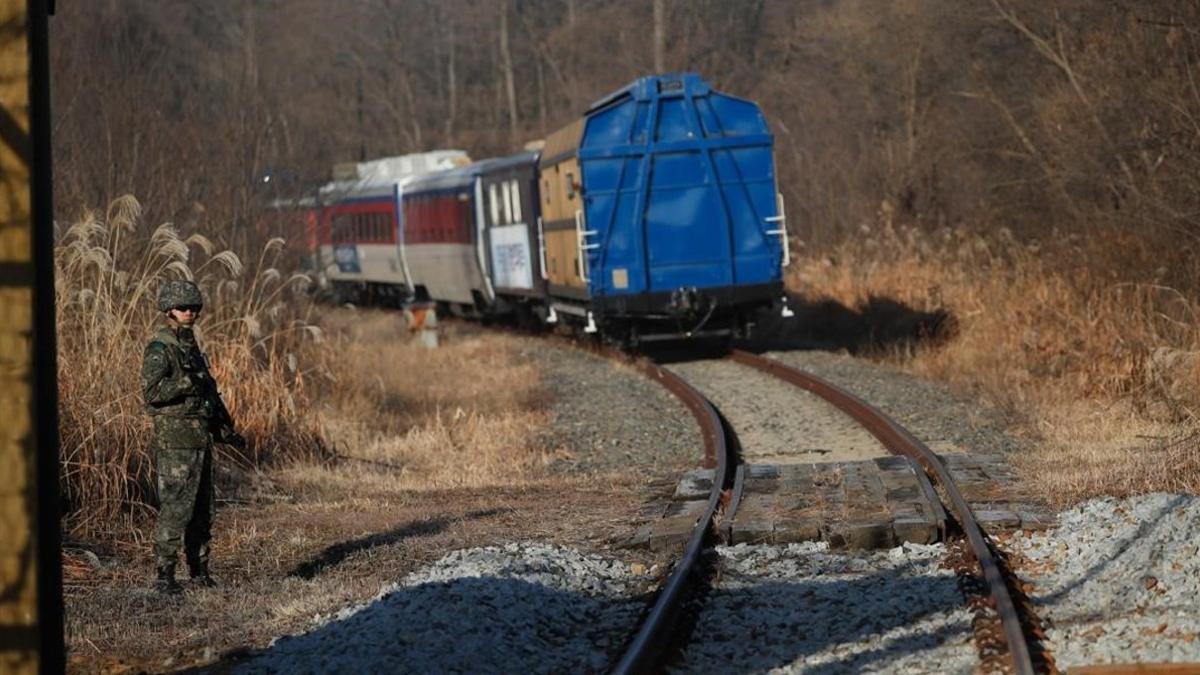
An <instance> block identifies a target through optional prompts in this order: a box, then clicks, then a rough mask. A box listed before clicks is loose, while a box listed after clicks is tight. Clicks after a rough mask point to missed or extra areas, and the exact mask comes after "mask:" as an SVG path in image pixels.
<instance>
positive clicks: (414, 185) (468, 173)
mask: <svg viewBox="0 0 1200 675" xmlns="http://www.w3.org/2000/svg"><path fill="white" fill-rule="evenodd" d="M537 157H538V153H536V152H528V151H527V152H519V153H517V154H515V155H509V156H507V157H496V158H493V159H485V160H481V161H478V162H475V163H473V164H468V165H467V166H462V167H457V168H454V169H448V170H445V171H438V172H436V173H430V174H425V175H422V176H418V177H416V178H415V179H413V180H412V181H411V182H409V183H408V184H407V185H405V186H404V192H405V194H413V193H418V192H440V191H443V190H459V189H462V188H465V187H469V186H470V185H471V184H472V183H473V182H474V181H475V178H476V177H477V176H481V175H483V174H487V173H491V172H493V171H503V170H507V169H511V168H514V167H519V166H522V165H529V166H533V165H535V164H536V163H537Z"/></svg>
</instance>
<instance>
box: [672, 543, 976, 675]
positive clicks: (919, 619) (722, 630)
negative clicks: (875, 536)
mask: <svg viewBox="0 0 1200 675" xmlns="http://www.w3.org/2000/svg"><path fill="white" fill-rule="evenodd" d="M717 551H718V553H719V555H720V556H721V578H720V582H719V584H718V585H717V587H716V588H715V589H714V590H713V591H712V592H711V594H710V596H709V598H708V602H707V604H706V605H705V607H704V609H703V610H702V612H701V615H700V617H699V621H698V623H697V626H696V631H695V633H694V634H693V636H692V642H691V643H690V644H689V645H688V647H687V649H686V651H685V652H684V657H683V659H682V661H681V662H680V663H678V664H676V666H675V671H676V672H734V671H736V672H763V671H769V672H772V673H808V672H812V673H843V672H844V673H857V672H864V671H869V672H880V673H927V672H940V673H970V672H972V671H973V669H974V668H975V667H976V666H977V665H978V657H977V655H976V651H975V647H974V642H973V633H972V630H971V613H970V611H969V610H968V609H967V608H966V606H965V603H964V600H963V596H962V594H961V592H960V591H959V588H958V582H957V579H956V576H955V574H954V573H953V572H952V571H951V570H948V569H945V568H943V567H942V566H941V559H942V556H943V555H944V554H945V549H944V547H943V546H942V545H940V544H935V545H928V546H924V545H918V544H905V545H903V546H900V547H897V548H894V549H891V550H887V551H880V552H877V553H873V554H870V555H842V554H839V553H833V552H831V551H830V550H829V547H828V544H826V543H823V542H819V543H818V542H807V543H801V544H789V545H787V546H766V545H747V544H739V545H737V546H733V547H721V548H718V549H717Z"/></svg>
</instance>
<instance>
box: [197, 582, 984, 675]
mask: <svg viewBox="0 0 1200 675" xmlns="http://www.w3.org/2000/svg"><path fill="white" fill-rule="evenodd" d="M515 573H516V575H519V574H520V573H521V571H520V570H515ZM516 575H514V576H479V577H471V576H462V577H457V578H449V579H445V580H439V581H433V582H427V583H422V584H418V585H414V586H409V587H404V588H398V589H396V590H395V591H393V592H391V593H389V594H386V595H384V596H382V597H380V598H379V599H377V600H375V601H373V602H372V603H370V604H369V605H366V606H365V607H363V608H361V609H360V610H358V611H357V612H355V613H353V614H348V615H344V616H341V617H339V618H337V619H335V620H333V621H331V622H329V623H327V624H324V625H322V626H320V627H318V628H316V629H315V630H313V631H311V632H309V633H306V634H303V635H296V636H290V637H285V638H281V639H279V640H277V641H276V642H275V643H274V644H273V645H272V646H270V647H268V648H267V649H264V650H262V651H259V652H257V653H254V654H244V655H242V657H241V658H239V659H236V660H235V661H232V662H226V663H224V664H217V665H216V667H215V668H213V667H210V668H213V669H215V670H217V671H219V672H247V673H261V672H272V673H273V672H287V673H294V672H348V673H349V672H481V673H482V672H601V671H604V670H607V669H608V668H609V667H610V666H611V665H612V663H613V662H614V661H615V660H616V658H617V656H618V655H619V653H620V651H621V649H622V647H623V646H624V644H625V641H626V640H627V639H628V637H629V631H630V630H631V629H632V628H633V627H634V625H635V621H636V618H637V617H638V616H639V615H640V613H641V611H642V609H643V608H644V606H645V599H644V598H643V597H641V596H606V595H603V594H585V593H580V592H576V591H568V590H564V589H562V588H554V587H550V586H546V585H543V584H541V583H534V582H531V581H529V580H526V579H522V578H519V577H518V576H516ZM718 596H719V597H717V598H714V601H715V602H717V603H719V604H720V605H723V606H724V611H723V612H722V614H723V615H724V616H725V617H726V619H725V620H722V621H720V622H719V623H715V622H713V621H712V620H711V619H709V620H707V621H706V617H705V616H704V615H702V616H701V617H700V625H699V626H698V628H697V629H696V632H695V634H694V636H693V637H694V639H699V640H701V641H703V643H704V646H703V647H702V648H701V650H700V651H702V652H704V654H703V656H701V655H700V654H698V653H694V652H691V653H689V656H688V660H687V661H685V662H683V663H681V664H677V666H682V667H683V668H684V669H685V670H692V669H695V668H698V669H702V670H720V671H725V672H762V671H766V670H770V669H772V668H778V667H785V666H788V665H790V664H797V663H806V662H810V660H811V661H816V663H810V668H811V670H812V672H822V673H834V672H838V673H841V672H860V671H862V670H864V669H871V668H881V667H883V668H886V667H888V666H890V665H894V664H895V663H896V662H897V661H903V662H908V664H909V665H914V664H920V663H921V661H920V659H922V658H934V659H936V658H937V657H938V656H939V655H943V654H940V652H941V650H943V649H944V648H945V647H946V646H947V644H948V643H950V644H954V643H959V644H962V643H964V642H965V643H966V644H967V647H966V649H967V651H968V652H969V653H973V649H971V647H970V646H969V644H970V637H971V629H970V625H969V620H968V619H966V618H962V617H961V616H959V617H954V616H952V615H950V614H949V612H950V611H951V610H954V609H957V608H958V607H960V606H961V603H962V600H961V596H960V595H959V594H958V591H957V584H956V582H955V579H954V577H953V576H946V575H943V576H929V575H925V574H919V573H913V572H910V571H905V570H888V571H881V572H878V573H875V574H868V575H861V576H855V577H853V578H845V577H843V578H837V577H833V578H829V579H821V580H804V581H796V582H787V581H781V580H770V579H763V580H762V581H761V582H760V583H754V584H751V585H749V586H748V587H747V586H743V587H740V588H726V589H722V590H720V591H719V593H718ZM873 597H890V598H892V600H891V601H890V602H880V603H876V602H868V601H865V600H867V599H868V598H873ZM881 607H885V608H886V610H885V611H882V612H881ZM730 611H732V612H733V614H732V615H730V614H726V612H730ZM730 619H732V620H730ZM697 657H700V658H698V659H697ZM968 658H970V657H968ZM818 664H820V665H818ZM956 665H957V664H956ZM970 665H971V664H967V665H966V668H965V669H966V670H969V668H970ZM202 670H208V669H202Z"/></svg>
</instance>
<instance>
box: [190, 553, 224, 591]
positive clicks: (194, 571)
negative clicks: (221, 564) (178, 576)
mask: <svg viewBox="0 0 1200 675" xmlns="http://www.w3.org/2000/svg"><path fill="white" fill-rule="evenodd" d="M188 574H190V575H191V577H192V581H195V582H196V583H198V584H200V585H201V586H204V587H205V588H215V587H216V585H217V580H216V579H214V578H212V576H211V575H210V574H209V573H208V561H207V560H206V561H204V562H197V563H194V564H189V565H188Z"/></svg>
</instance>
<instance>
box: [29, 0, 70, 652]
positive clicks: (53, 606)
mask: <svg viewBox="0 0 1200 675" xmlns="http://www.w3.org/2000/svg"><path fill="white" fill-rule="evenodd" d="M28 8H29V19H28V20H29V50H30V60H29V113H30V114H29V117H30V134H31V136H32V139H31V140H32V146H33V163H32V169H33V171H32V175H31V181H30V182H31V187H32V193H33V200H32V204H31V206H32V213H31V215H32V220H33V223H32V224H33V269H34V284H33V335H32V338H33V339H32V343H33V345H34V346H35V347H34V350H33V396H34V401H33V405H34V419H35V423H34V437H33V442H34V446H33V447H34V449H35V452H36V453H37V514H38V530H37V531H38V537H37V539H38V547H37V551H38V575H37V579H38V589H37V592H38V627H39V630H40V633H41V636H40V638H41V640H40V642H41V644H40V645H39V647H40V648H39V650H38V651H39V652H40V659H39V662H40V670H41V672H43V673H61V672H63V671H64V669H65V667H66V664H65V661H66V649H65V646H64V642H63V600H62V531H61V525H60V521H59V517H60V514H61V510H60V507H59V494H58V477H59V456H58V454H59V447H58V358H57V354H58V351H57V350H58V345H57V340H56V335H55V309H54V215H53V202H52V199H53V191H52V189H51V188H52V177H53V167H52V165H51V161H50V159H51V157H50V153H51V146H50V36H49V16H50V13H51V12H53V11H54V2H53V0H29V5H28Z"/></svg>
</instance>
